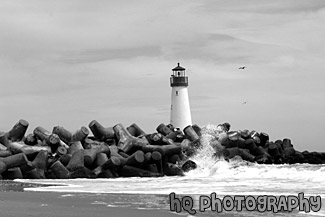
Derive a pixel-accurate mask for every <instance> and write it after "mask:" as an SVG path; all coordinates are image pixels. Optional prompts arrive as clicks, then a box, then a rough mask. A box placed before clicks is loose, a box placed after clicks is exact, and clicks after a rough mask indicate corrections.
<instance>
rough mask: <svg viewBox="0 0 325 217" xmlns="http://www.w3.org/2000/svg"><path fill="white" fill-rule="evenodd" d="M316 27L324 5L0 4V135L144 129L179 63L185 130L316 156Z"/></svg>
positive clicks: (172, 1)
mask: <svg viewBox="0 0 325 217" xmlns="http://www.w3.org/2000/svg"><path fill="white" fill-rule="evenodd" d="M324 23H325V1H323V0H245V1H244V0H242V1H239V0H205V1H197V0H164V1H159V2H158V1H150V0H146V1H144V0H137V1H107V0H102V1H100V0H97V1H86V0H78V1H77V0H69V1H65V0H56V1H44V0H31V1H24V0H21V1H14V0H10V1H9V0H8V1H1V3H0V75H1V77H0V81H1V82H0V99H1V101H0V111H1V114H0V131H8V130H9V129H10V128H11V127H12V126H13V125H14V124H15V123H16V122H17V121H18V120H19V119H21V118H22V119H25V120H27V121H28V122H29V123H30V127H29V129H28V132H32V131H33V129H34V128H35V127H37V126H43V127H45V128H47V129H48V130H50V131H51V130H52V128H53V126H56V125H60V126H63V127H65V128H67V129H69V130H71V131H74V130H76V129H78V128H80V127H81V126H83V125H84V126H88V124H89V122H90V121H91V120H93V119H96V120H98V121H99V122H100V123H102V124H103V125H104V126H113V125H115V124H117V123H122V124H123V125H125V126H128V125H130V124H132V123H137V124H138V125H139V126H140V127H142V128H143V129H144V130H145V131H146V132H148V133H151V132H154V131H155V129H156V127H157V126H158V125H159V124H160V123H166V124H167V123H169V115H170V111H169V109H170V92H171V88H170V84H169V77H170V74H171V69H172V68H174V67H175V66H176V64H177V62H180V63H181V65H182V66H183V67H185V68H186V69H187V71H186V73H187V75H188V76H189V88H188V90H189V97H190V104H191V110H192V120H193V123H196V124H198V125H200V126H205V125H207V124H209V123H210V124H218V123H223V122H226V121H227V122H229V123H230V124H231V125H232V128H231V129H232V130H243V129H248V130H256V131H258V132H261V131H264V132H267V133H268V134H269V135H270V138H271V140H273V141H274V140H277V139H283V138H291V140H292V142H293V144H294V147H295V148H296V149H297V150H300V151H303V150H309V151H325V142H324V139H323V137H324V122H325V101H324V99H325V74H324V73H325V63H324V60H325V25H324ZM240 66H247V68H246V69H244V70H239V69H238V67H240ZM243 102H247V103H246V104H243Z"/></svg>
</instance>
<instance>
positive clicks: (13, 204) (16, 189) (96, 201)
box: [0, 181, 179, 217]
mask: <svg viewBox="0 0 325 217" xmlns="http://www.w3.org/2000/svg"><path fill="white" fill-rule="evenodd" d="M28 185H29V184H26V183H16V182H11V181H3V182H2V183H1V191H2V192H1V193H0V194H1V197H0V216H6V217H25V216H33V217H44V216H46V217H56V216H60V217H73V216H78V217H89V216H92V217H102V216H105V217H107V216H121V217H122V216H148V217H149V216H179V215H177V214H176V213H173V212H171V211H169V210H166V209H160V208H155V207H153V208H150V207H144V206H143V207H141V206H137V205H136V204H132V203H133V200H134V199H135V197H140V196H139V195H133V196H130V195H117V194H82V193H77V194H75V193H71V194H70V193H69V194H67V193H58V192H24V191H23V188H24V187H26V186H27V187H28ZM4 186H5V187H4ZM166 198H167V197H166ZM117 200H118V201H123V200H124V202H120V204H119V205H113V204H116V201H117ZM166 203H167V200H166Z"/></svg>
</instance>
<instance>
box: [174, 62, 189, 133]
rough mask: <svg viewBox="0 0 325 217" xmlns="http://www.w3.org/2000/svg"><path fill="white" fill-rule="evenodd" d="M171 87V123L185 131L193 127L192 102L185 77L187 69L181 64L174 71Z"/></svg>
mask: <svg viewBox="0 0 325 217" xmlns="http://www.w3.org/2000/svg"><path fill="white" fill-rule="evenodd" d="M172 71H173V74H172V75H171V76H170V86H171V88H172V95H171V110H170V123H171V124H172V125H173V126H174V127H175V128H180V129H181V130H183V129H184V128H185V127H187V126H188V125H192V118H191V109H190V102H189V98H188V91H187V87H188V77H187V76H185V68H183V67H181V66H180V65H179V63H178V64H177V66H176V67H175V68H173V69H172Z"/></svg>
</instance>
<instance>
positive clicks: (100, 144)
mask: <svg viewBox="0 0 325 217" xmlns="http://www.w3.org/2000/svg"><path fill="white" fill-rule="evenodd" d="M28 126H29V123H28V121H26V120H19V121H18V122H17V123H16V124H15V125H14V126H13V127H12V128H11V129H10V130H9V131H7V132H0V174H1V178H2V179H22V178H27V179H44V178H49V179H73V178H115V177H159V176H165V175H166V176H175V175H176V176H182V175H184V172H187V171H189V170H192V169H195V168H196V166H197V165H196V163H195V162H193V161H191V160H189V158H190V157H192V156H194V155H195V154H196V152H197V151H198V150H199V149H200V148H201V146H202V144H201V139H202V135H203V134H206V133H209V135H210V136H211V137H212V139H211V141H210V145H211V146H212V147H213V148H214V151H215V153H214V155H215V156H216V157H224V158H226V159H232V158H239V157H240V158H242V159H244V160H246V161H251V162H257V163H261V164H262V163H263V164H273V163H274V164H282V163H311V164H321V163H325V155H324V153H317V152H311V153H310V152H299V151H296V150H295V149H294V147H293V145H292V144H291V141H290V139H283V140H276V141H275V142H272V141H269V138H268V135H267V134H266V133H258V132H256V131H248V130H243V131H229V128H230V125H229V126H227V125H225V126H226V127H223V128H222V129H221V130H220V129H219V130H216V131H214V130H211V129H210V131H209V132H207V129H205V128H202V129H201V128H200V127H199V126H197V125H192V126H187V127H186V128H185V129H183V130H180V129H174V127H173V126H172V125H170V124H169V125H165V124H160V125H158V127H157V128H156V130H155V132H153V133H146V132H144V131H143V130H142V129H141V128H140V127H139V126H138V125H137V124H131V125H130V126H128V127H124V126H123V125H122V124H116V125H114V126H109V127H106V126H103V125H102V124H100V123H99V122H98V121H96V120H93V121H91V122H90V123H89V124H88V127H85V126H82V127H81V128H80V129H77V130H76V131H74V132H71V131H69V130H67V129H65V128H64V127H62V126H54V127H53V129H52V131H48V130H47V129H44V128H43V127H41V126H38V127H36V128H35V129H34V130H33V133H31V134H27V135H25V134H26V131H27V128H28ZM227 127H228V128H227ZM225 128H226V129H225ZM211 154H213V153H211Z"/></svg>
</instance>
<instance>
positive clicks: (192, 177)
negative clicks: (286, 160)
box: [17, 125, 325, 216]
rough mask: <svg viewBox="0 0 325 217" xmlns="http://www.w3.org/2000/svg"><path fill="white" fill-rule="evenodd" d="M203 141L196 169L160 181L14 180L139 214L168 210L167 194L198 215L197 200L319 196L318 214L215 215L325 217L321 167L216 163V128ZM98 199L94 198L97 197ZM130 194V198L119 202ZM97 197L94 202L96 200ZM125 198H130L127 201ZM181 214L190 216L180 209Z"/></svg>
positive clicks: (208, 213)
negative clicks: (190, 203)
mask: <svg viewBox="0 0 325 217" xmlns="http://www.w3.org/2000/svg"><path fill="white" fill-rule="evenodd" d="M206 129H207V130H206V131H205V133H204V134H203V136H202V140H201V142H202V144H203V147H202V148H201V149H200V150H198V153H197V154H196V155H195V156H194V157H192V160H193V161H195V162H196V163H197V165H198V168H197V169H195V170H192V171H190V172H188V173H186V174H185V176H183V177H178V176H177V177H159V178H115V179H71V180H54V179H52V180H51V179H47V180H17V181H21V182H31V183H42V184H54V185H56V186H49V187H40V188H28V189H25V190H26V191H46V192H65V194H63V195H62V196H66V197H74V196H76V195H74V193H78V195H79V196H80V193H81V194H83V196H87V195H88V196H89V197H94V201H93V204H97V205H98V204H103V205H107V206H120V207H123V206H131V207H135V208H139V209H166V210H168V209H170V203H169V202H170V201H169V195H170V193H172V192H174V193H175V194H176V195H180V196H179V198H180V200H181V198H182V197H183V196H190V197H192V198H193V201H194V205H193V208H194V209H196V210H199V206H200V199H199V198H200V196H202V195H207V196H209V195H210V194H211V193H216V195H217V197H218V198H220V199H221V200H222V199H223V198H224V197H226V196H227V195H230V196H235V195H243V196H249V195H253V196H255V197H256V196H259V195H268V196H272V195H273V196H277V197H279V196H281V195H283V196H289V195H293V196H296V197H298V194H299V193H303V194H304V197H305V198H309V197H316V196H319V197H321V201H322V204H321V209H320V210H319V211H317V212H313V211H310V212H306V211H299V209H295V210H294V211H292V212H278V213H276V214H275V213H273V212H272V211H270V212H263V213H260V212H258V211H247V210H246V211H242V212H239V211H236V210H233V211H231V212H226V211H224V212H222V213H218V216H227V214H228V215H230V214H231V216H261V215H263V216H273V215H277V216H325V165H324V164H322V165H311V164H294V165H286V164H284V165H262V164H256V163H250V162H246V161H241V160H232V161H229V162H227V161H225V160H223V159H215V158H214V157H213V156H212V154H213V152H214V151H213V149H212V147H211V145H210V142H211V140H212V139H213V133H214V129H215V126H213V125H208V126H207V127H206ZM106 193H109V194H111V195H113V196H112V197H111V198H114V200H112V199H111V200H110V201H109V202H107V201H105V200H100V199H98V197H99V196H100V195H103V194H106ZM94 195H96V196H97V197H95V196H94ZM121 195H128V197H121ZM96 198H97V199H96ZM125 198H128V199H127V200H126V199H125ZM179 214H180V215H187V216H191V215H190V214H189V213H188V212H186V211H184V210H182V212H180V213H179ZM212 215H214V216H215V215H216V213H215V212H213V211H211V209H206V210H205V212H197V213H196V215H195V216H212Z"/></svg>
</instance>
